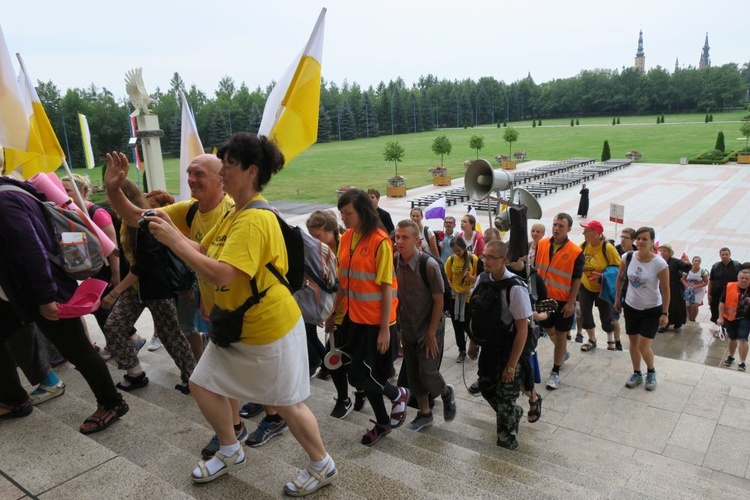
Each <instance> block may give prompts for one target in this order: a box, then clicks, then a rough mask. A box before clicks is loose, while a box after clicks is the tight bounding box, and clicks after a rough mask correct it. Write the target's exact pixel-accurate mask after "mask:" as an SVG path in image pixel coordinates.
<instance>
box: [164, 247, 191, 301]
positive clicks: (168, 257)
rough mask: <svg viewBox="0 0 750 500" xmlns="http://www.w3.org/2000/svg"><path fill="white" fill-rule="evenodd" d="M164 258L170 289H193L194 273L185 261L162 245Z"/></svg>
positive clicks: (180, 290)
mask: <svg viewBox="0 0 750 500" xmlns="http://www.w3.org/2000/svg"><path fill="white" fill-rule="evenodd" d="M163 249H164V260H165V261H166V266H165V269H166V272H167V276H168V278H169V283H170V285H172V290H174V291H175V292H186V291H188V290H192V289H193V283H194V282H195V273H194V272H193V270H192V269H190V267H188V265H187V264H185V261H184V260H182V259H181V258H179V257H178V256H177V254H175V253H174V252H173V251H172V250H171V249H170V248H168V247H166V246H163Z"/></svg>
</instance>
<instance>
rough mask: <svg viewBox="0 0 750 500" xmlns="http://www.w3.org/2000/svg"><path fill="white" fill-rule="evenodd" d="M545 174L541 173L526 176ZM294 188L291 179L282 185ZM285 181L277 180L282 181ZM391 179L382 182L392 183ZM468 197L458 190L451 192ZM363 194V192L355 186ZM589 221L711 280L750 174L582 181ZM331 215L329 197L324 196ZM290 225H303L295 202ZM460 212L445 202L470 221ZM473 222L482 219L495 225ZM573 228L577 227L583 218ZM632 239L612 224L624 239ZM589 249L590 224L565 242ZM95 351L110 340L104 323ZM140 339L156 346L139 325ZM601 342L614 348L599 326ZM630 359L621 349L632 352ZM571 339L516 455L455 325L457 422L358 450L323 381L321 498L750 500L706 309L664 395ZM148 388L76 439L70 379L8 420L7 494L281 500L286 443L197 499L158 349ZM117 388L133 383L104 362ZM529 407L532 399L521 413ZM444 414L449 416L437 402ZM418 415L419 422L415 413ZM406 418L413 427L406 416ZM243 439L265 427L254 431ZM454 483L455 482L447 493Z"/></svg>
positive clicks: (667, 366)
mask: <svg viewBox="0 0 750 500" xmlns="http://www.w3.org/2000/svg"><path fill="white" fill-rule="evenodd" d="M545 163H548V162H541V161H532V162H526V163H524V164H522V166H521V168H522V169H528V168H533V167H535V166H540V165H543V164H545ZM280 180H281V181H283V174H282V177H281V178H280ZM277 181H278V180H277ZM383 184H385V179H384V180H383ZM462 184H463V179H454V181H453V186H451V187H458V186H460V185H462ZM362 187H363V188H367V187H370V186H362ZM587 187H588V188H589V189H590V199H591V207H590V210H589V216H588V220H591V219H598V220H600V221H602V222H603V223H604V228H605V235H606V236H607V237H610V238H613V237H615V236H616V233H615V226H614V223H611V222H609V221H608V219H609V205H610V203H617V204H622V205H625V225H626V226H629V227H634V228H637V227H639V226H643V225H649V226H653V227H654V228H655V229H656V232H657V235H658V237H659V240H660V241H661V242H662V243H669V244H671V245H672V247H673V248H674V249H675V252H676V253H678V254H679V253H681V252H682V251H683V250H685V251H687V253H688V254H689V255H690V256H691V257H692V256H694V255H700V256H701V257H702V258H703V265H704V267H706V268H709V267H710V266H711V264H712V263H714V262H716V261H717V260H718V251H719V248H720V247H723V246H728V247H730V248H731V249H732V257H733V258H734V259H735V260H738V261H740V262H744V261H750V234H748V231H747V229H746V224H747V223H746V219H747V218H748V215H749V214H750V194H749V193H750V168H748V167H739V166H733V165H730V166H680V165H656V164H648V163H635V164H633V165H631V166H629V167H627V168H625V169H623V170H619V171H617V172H614V173H611V174H608V175H606V176H603V177H599V178H596V179H595V180H592V181H589V182H587ZM441 189H446V188H440V187H435V186H424V187H420V188H416V189H411V190H409V192H408V196H407V197H406V198H387V197H385V196H384V197H383V198H381V207H382V208H384V209H386V210H388V211H389V212H390V213H391V215H392V217H393V220H394V222H397V221H399V220H401V219H403V218H408V215H409V208H410V203H409V202H410V200H411V199H413V198H415V197H419V196H422V195H425V194H428V193H432V192H437V191H440V190H441ZM579 189H580V187H579V186H573V187H572V188H569V189H566V190H562V191H558V192H557V193H554V194H551V195H548V196H544V197H542V198H540V199H539V202H540V203H541V206H542V208H543V211H544V216H543V218H542V222H543V223H544V224H545V225H546V226H547V227H548V228H549V227H550V225H551V220H552V218H553V216H554V215H555V214H557V213H558V212H568V213H570V214H571V215H574V214H575V212H576V209H577V206H578V198H579V195H578V191H579ZM331 202H332V203H335V199H332V200H331ZM279 205H280V206H281V207H282V209H283V207H285V206H290V207H291V206H293V207H294V208H293V209H289V210H288V211H286V212H285V215H286V216H287V218H288V220H289V221H290V222H291V223H293V224H300V225H304V221H305V219H306V215H305V214H304V212H305V210H304V207H301V206H300V205H299V204H289V205H285V204H279ZM466 211H467V207H466V206H465V205H457V206H451V207H449V208H448V214H449V215H453V216H455V217H456V218H459V217H460V216H461V215H462V214H464V213H465V212H466ZM479 215H480V222H481V223H482V224H483V225H484V226H485V227H486V226H487V224H488V220H487V216H486V212H480V213H479ZM574 220H575V221H576V224H578V222H579V221H580V220H581V219H579V218H577V217H575V216H574ZM621 227H622V226H619V227H618V230H619V229H620V228H621ZM571 239H572V240H573V241H582V239H583V237H582V234H581V228H580V227H576V228H575V229H574V230H573V231H572V232H571ZM88 325H89V328H90V329H91V333H92V336H93V338H94V339H95V340H96V341H97V342H98V343H99V344H100V345H102V344H103V336H102V335H101V332H100V331H99V330H98V328H97V327H96V324H95V322H94V321H88ZM137 328H138V331H139V333H140V334H141V335H142V336H144V337H146V338H150V336H151V334H152V332H153V326H152V324H151V318H150V316H149V315H148V313H146V314H144V315H143V316H142V317H141V319H140V320H139V321H138V323H137ZM597 337H598V340H599V342H598V344H599V346H605V345H606V336H605V334H604V332H602V331H601V330H599V329H597ZM624 344H625V349H627V347H628V346H627V341H624ZM579 347H580V344H575V343H572V342H571V343H570V351H571V358H570V360H569V361H568V362H567V363H566V364H565V365H564V367H563V368H562V370H561V373H560V375H561V386H560V388H559V389H558V390H556V391H552V392H550V391H547V390H546V389H544V388H543V386H542V385H540V386H538V390H539V392H540V394H541V395H542V396H543V398H544V403H543V414H542V418H541V421H540V422H538V423H535V424H533V425H532V424H528V423H527V422H526V419H525V417H524V419H523V420H522V427H521V431H520V433H519V441H520V443H521V447H520V448H519V449H518V450H517V451H515V452H509V451H507V450H502V449H499V448H497V447H496V446H494V437H493V436H494V415H493V414H492V412H491V410H490V409H489V407H488V405H487V404H486V403H485V402H484V401H483V400H482V399H481V398H474V397H472V396H471V395H470V394H469V393H468V391H467V389H466V387H465V382H466V383H468V384H471V383H472V382H473V381H474V378H475V373H476V364H475V362H468V361H467V363H466V364H464V365H461V364H457V363H455V362H454V360H455V358H456V355H457V352H456V347H455V341H454V339H453V333H452V330H451V328H450V325H448V327H447V332H446V350H445V357H444V362H443V368H442V370H441V371H442V372H443V374H444V377H445V378H446V380H447V381H448V382H449V383H453V384H455V385H456V393H457V397H458V411H459V415H458V418H457V419H456V421H455V422H452V423H444V422H443V421H442V418H436V422H435V425H434V426H433V427H431V428H429V429H426V430H424V431H422V432H420V433H414V432H411V431H407V430H405V429H398V430H397V431H394V432H393V433H391V435H390V436H388V437H387V438H385V439H384V440H383V442H382V443H381V442H379V443H378V444H377V445H376V446H374V447H373V448H365V447H363V446H361V445H359V444H358V440H359V437H360V435H361V432H362V431H363V430H364V429H365V428H366V427H367V426H368V425H369V424H368V423H367V420H368V419H369V418H372V413H371V411H369V407H366V408H365V410H364V413H359V412H354V413H352V414H351V415H350V416H349V417H347V419H346V420H336V419H333V418H331V417H329V416H328V413H330V411H331V409H332V407H333V403H334V401H333V397H334V396H335V392H334V390H333V385H332V384H331V382H330V381H327V382H326V381H321V380H317V379H312V395H311V397H310V399H309V400H308V404H309V406H310V407H311V409H312V410H313V412H314V413H315V414H316V416H317V417H318V420H319V422H320V426H321V432H322V434H323V438H324V441H325V442H326V444H327V446H328V448H329V451H330V453H331V455H332V456H333V457H334V459H335V460H336V463H337V466H338V467H339V471H340V476H339V478H338V479H337V481H336V482H335V483H334V486H332V487H330V488H326V489H325V490H322V491H321V492H320V493H318V494H316V497H317V498H347V499H348V498H410V499H413V498H446V497H451V498H534V499H536V498H561V499H562V498H566V499H567V498H618V499H629V498H660V499H661V498H680V499H683V498H722V499H724V498H747V496H748V495H749V494H750V374H747V373H742V372H738V371H737V370H736V368H734V367H733V368H732V369H727V368H724V367H723V363H722V361H723V359H724V357H725V355H726V342H723V341H720V340H718V339H715V338H714V337H713V336H712V334H711V327H710V323H708V308H707V306H703V307H702V309H701V314H700V315H699V317H698V321H697V322H694V323H689V324H687V325H685V326H684V327H683V328H682V329H681V330H680V331H678V332H675V331H673V330H669V331H668V332H666V333H664V334H659V335H658V336H657V339H656V340H655V342H654V351H655V353H656V354H657V359H656V369H657V371H658V373H659V386H658V389H657V390H656V391H654V392H646V391H644V390H642V388H637V389H632V390H631V389H627V388H625V387H624V382H625V380H626V379H627V377H628V375H629V374H630V372H631V366H630V358H629V356H628V353H627V352H613V351H607V350H606V349H604V348H601V347H599V348H596V349H594V350H593V351H592V352H589V353H583V352H580V350H579ZM539 356H540V361H541V363H542V372H543V378H546V374H547V373H548V372H549V370H550V368H551V357H552V345H551V343H550V342H549V341H547V340H542V341H540V347H539ZM141 359H142V362H143V365H144V367H145V369H146V371H147V373H148V375H149V378H150V379H151V384H150V385H149V386H148V387H146V388H144V389H141V390H139V391H136V392H134V393H132V394H129V395H126V399H127V401H128V403H129V404H130V407H131V410H130V413H128V415H126V416H125V417H124V418H123V419H122V421H121V422H119V423H117V424H116V425H114V426H113V427H112V428H111V429H110V430H108V431H106V432H103V433H101V434H94V435H92V436H91V437H86V436H82V435H80V434H79V433H78V432H77V428H78V425H79V424H80V422H81V421H83V419H84V418H85V417H86V416H87V415H88V414H90V413H91V410H92V409H93V405H94V403H93V398H92V395H91V393H90V392H89V391H88V389H87V387H86V386H85V384H84V383H83V381H82V379H81V377H80V375H79V374H78V373H77V372H76V371H75V370H74V369H72V367H66V368H63V369H61V370H60V372H59V373H60V375H61V377H62V378H63V380H64V381H65V382H66V384H67V385H68V390H67V392H66V394H65V395H64V396H62V397H60V398H57V399H55V400H52V401H49V402H47V403H45V404H44V405H41V406H39V407H38V408H37V409H35V411H34V412H33V413H32V415H31V416H29V417H27V418H24V419H18V420H15V421H9V422H2V423H0V499H1V500H5V499H17V498H37V497H38V498H45V499H46V498H50V499H57V498H71V499H83V498H112V499H115V498H139V499H140V498H149V499H150V498H159V499H162V498H212V499H215V498H240V497H242V498H278V497H279V496H280V495H281V486H282V484H283V483H284V482H285V481H288V480H289V479H290V478H291V477H292V476H293V474H294V473H295V471H296V470H297V469H298V468H299V467H302V466H303V465H304V463H305V458H304V456H303V453H302V451H301V448H299V446H298V445H297V444H296V443H295V442H294V440H293V438H292V437H291V436H290V435H289V434H288V433H287V434H286V435H284V436H283V437H281V438H279V439H276V440H273V441H271V442H270V443H269V444H267V445H266V446H264V447H262V448H252V449H250V448H245V452H246V453H247V456H248V458H249V465H248V466H247V467H245V468H244V469H242V470H240V471H238V472H237V473H233V474H231V475H230V476H229V477H227V478H221V479H218V480H216V481H215V482H212V483H209V484H206V485H202V486H194V485H193V484H191V482H190V480H189V477H188V476H189V473H190V470H192V467H194V465H195V462H196V460H197V458H198V452H199V450H200V448H201V447H202V446H203V445H204V444H205V441H206V440H207V439H209V438H210V437H211V431H210V429H208V427H207V425H206V423H205V421H204V420H203V419H202V417H201V415H200V413H199V411H198V409H197V408H196V406H195V404H194V403H193V402H192V400H191V399H190V398H189V397H186V396H183V395H181V394H178V393H177V392H176V391H174V390H173V389H172V387H173V386H174V384H175V383H176V381H177V380H178V379H179V373H178V371H177V369H176V368H175V366H174V364H173V363H172V361H171V359H169V357H168V355H167V353H166V352H164V349H161V350H159V351H156V352H152V353H151V352H146V351H145V350H144V351H142V353H141ZM110 369H111V371H112V373H113V377H116V379H119V378H120V377H121V376H122V374H121V372H118V371H117V370H116V368H115V367H114V366H111V367H110ZM519 403H520V404H521V405H522V406H523V407H524V411H526V410H527V409H528V404H527V402H526V400H525V399H524V398H521V399H520V400H519ZM436 410H437V415H441V414H442V410H440V409H439V408H437V407H436ZM412 415H413V410H412ZM409 418H411V415H410V417H409ZM247 423H248V427H250V430H252V428H254V426H255V425H257V418H256V419H254V420H252V421H248V422H247ZM446 478H447V479H448V480H446Z"/></svg>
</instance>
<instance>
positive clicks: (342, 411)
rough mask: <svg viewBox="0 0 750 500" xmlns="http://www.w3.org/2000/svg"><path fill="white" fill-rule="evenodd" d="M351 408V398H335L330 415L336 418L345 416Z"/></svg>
mask: <svg viewBox="0 0 750 500" xmlns="http://www.w3.org/2000/svg"><path fill="white" fill-rule="evenodd" d="M353 409H354V403H352V399H351V398H346V399H341V398H336V406H334V407H333V411H332V412H331V416H332V417H333V418H338V419H342V418H346V416H347V415H349V414H350V413H351V412H352V410H353Z"/></svg>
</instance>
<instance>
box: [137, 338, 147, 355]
mask: <svg viewBox="0 0 750 500" xmlns="http://www.w3.org/2000/svg"><path fill="white" fill-rule="evenodd" d="M145 345H146V339H144V338H143V337H138V340H136V341H135V354H136V355H137V354H138V353H139V352H141V349H143V346H145Z"/></svg>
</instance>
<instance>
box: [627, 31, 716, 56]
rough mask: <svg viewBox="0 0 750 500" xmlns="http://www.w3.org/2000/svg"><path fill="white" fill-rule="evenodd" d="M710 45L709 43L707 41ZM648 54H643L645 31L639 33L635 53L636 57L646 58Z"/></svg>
mask: <svg viewBox="0 0 750 500" xmlns="http://www.w3.org/2000/svg"><path fill="white" fill-rule="evenodd" d="M706 40H708V33H707V34H706ZM706 43H708V41H706ZM645 56H646V54H645V53H644V52H643V30H641V31H639V32H638V51H637V52H636V53H635V57H645Z"/></svg>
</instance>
